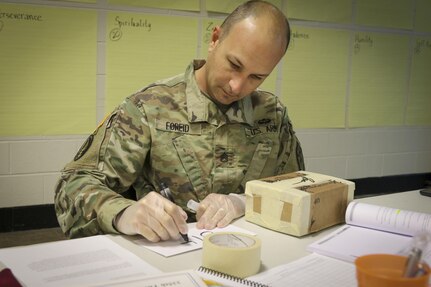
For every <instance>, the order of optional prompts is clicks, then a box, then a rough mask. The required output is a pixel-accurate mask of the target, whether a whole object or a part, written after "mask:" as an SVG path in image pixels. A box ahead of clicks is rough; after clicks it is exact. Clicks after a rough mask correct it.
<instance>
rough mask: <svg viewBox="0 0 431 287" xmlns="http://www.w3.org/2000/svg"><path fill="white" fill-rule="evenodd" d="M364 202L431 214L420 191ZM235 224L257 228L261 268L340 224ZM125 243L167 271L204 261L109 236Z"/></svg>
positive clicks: (302, 252)
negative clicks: (294, 230) (277, 227)
mask: <svg viewBox="0 0 431 287" xmlns="http://www.w3.org/2000/svg"><path fill="white" fill-rule="evenodd" d="M357 201H360V202H366V203H370V204H377V205H381V206H387V207H393V208H400V209H405V210H412V211H418V212H426V213H431V197H426V196H423V195H420V194H419V191H417V190H415V191H408V192H401V193H393V194H387V195H381V196H373V197H367V198H362V199H357ZM234 225H236V226H239V227H241V228H244V229H247V230H250V231H253V232H255V233H256V234H257V236H258V237H259V238H260V239H261V241H262V250H261V262H262V266H261V270H260V271H263V270H266V269H268V268H272V267H275V266H278V265H281V264H284V263H288V262H291V261H294V260H296V259H299V258H301V257H303V256H306V255H308V254H309V252H307V251H306V247H307V246H308V245H309V244H310V243H312V242H313V241H315V240H317V239H319V238H321V237H323V236H325V235H327V234H329V233H330V232H331V231H333V230H334V229H335V228H338V227H339V225H337V226H334V227H332V228H328V229H325V230H323V231H320V232H316V233H314V234H310V235H307V236H304V237H295V236H291V235H287V234H284V233H279V232H276V231H272V230H269V229H266V228H263V227H261V226H258V225H256V224H254V223H250V222H247V221H246V220H244V218H240V219H238V220H237V221H235V222H234ZM108 236H109V238H111V239H112V240H114V241H115V242H117V243H119V244H120V245H121V246H123V247H125V248H127V249H128V250H130V251H132V252H133V253H135V254H136V255H138V256H139V257H141V258H142V259H144V260H145V261H147V262H149V263H150V264H152V265H153V266H155V267H157V268H159V269H160V270H162V271H164V272H171V271H180V270H185V269H197V268H198V267H199V266H200V265H201V263H202V250H196V251H192V252H188V253H184V254H180V255H176V256H172V257H164V256H162V255H159V254H157V253H154V252H152V251H150V250H147V249H145V248H143V247H142V246H139V245H137V244H135V243H133V239H134V237H126V236H118V235H108Z"/></svg>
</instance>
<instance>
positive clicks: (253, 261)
mask: <svg viewBox="0 0 431 287" xmlns="http://www.w3.org/2000/svg"><path fill="white" fill-rule="evenodd" d="M261 246H262V243H261V241H260V239H259V238H257V237H256V236H251V235H248V234H244V233H240V232H217V233H213V234H209V235H206V236H205V237H204V243H203V251H202V254H203V255H202V257H203V258H202V259H203V260H202V261H203V262H202V266H204V267H206V268H209V269H212V270H215V271H218V272H222V273H226V274H229V275H232V276H236V277H240V278H245V277H248V276H251V275H254V274H256V273H257V272H259V269H260V250H261Z"/></svg>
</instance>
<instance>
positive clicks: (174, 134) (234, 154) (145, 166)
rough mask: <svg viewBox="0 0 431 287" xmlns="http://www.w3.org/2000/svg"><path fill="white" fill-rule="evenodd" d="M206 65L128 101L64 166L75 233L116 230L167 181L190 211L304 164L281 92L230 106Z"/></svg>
mask: <svg viewBox="0 0 431 287" xmlns="http://www.w3.org/2000/svg"><path fill="white" fill-rule="evenodd" d="M203 63H204V62H203V61H194V62H193V63H192V64H191V65H190V66H189V67H188V68H187V70H186V72H185V73H184V74H181V75H179V76H176V77H173V78H170V79H167V80H163V81H159V82H156V83H155V84H152V85H150V86H148V87H146V88H144V89H143V90H141V91H139V92H137V93H136V94H134V95H132V96H130V97H128V98H126V100H125V101H124V102H123V103H122V104H121V105H120V106H119V107H118V108H117V109H116V110H115V111H114V112H113V113H112V114H110V115H109V116H108V117H107V119H106V120H105V121H104V122H103V123H102V124H101V125H100V126H99V127H98V128H97V129H96V130H95V131H94V132H93V133H92V134H91V135H90V136H89V137H88V139H87V140H86V142H85V143H84V144H83V146H82V147H81V149H80V150H79V151H78V154H77V155H76V156H75V158H74V160H73V161H72V162H70V163H69V164H67V165H66V167H65V168H64V169H63V171H62V175H61V178H60V180H59V182H58V184H57V187H56V194H55V209H56V213H57V217H58V220H59V223H60V226H61V227H62V229H63V231H64V232H65V233H66V234H67V235H68V236H70V237H80V236H88V235H94V234H101V233H118V231H116V229H115V228H114V227H113V224H112V222H113V219H114V218H115V216H116V215H117V214H118V213H119V212H120V211H121V210H123V209H124V208H126V207H128V206H129V205H131V204H132V203H133V202H134V201H133V199H129V198H134V199H139V198H142V197H143V196H145V195H146V194H147V193H148V192H150V191H154V190H155V191H159V190H160V184H161V183H164V184H166V185H167V186H169V188H170V190H171V192H172V193H173V194H174V197H175V202H176V203H177V204H178V205H180V206H181V207H183V209H185V210H186V211H187V207H186V203H187V201H188V200H189V199H194V200H196V201H200V200H202V199H204V198H205V197H206V196H207V195H208V194H209V193H212V192H217V193H223V194H229V193H243V192H244V188H245V183H246V182H247V181H248V180H251V179H257V178H262V177H268V176H272V175H277V174H282V173H287V172H291V171H296V170H302V169H304V161H303V155H302V150H301V147H300V144H299V141H298V139H297V137H296V136H295V133H294V131H293V129H292V125H291V122H290V120H289V118H288V115H287V111H286V108H285V107H284V106H283V105H282V104H281V103H280V102H279V100H278V99H277V97H275V96H274V95H272V94H270V93H267V92H262V91H256V92H253V93H252V94H251V95H250V96H247V97H245V98H244V99H242V100H240V101H238V102H236V103H234V104H233V105H232V106H231V107H230V108H229V110H227V111H226V112H225V113H223V112H222V111H220V110H219V109H218V107H217V106H216V104H214V103H213V102H212V101H211V100H210V99H208V98H207V97H206V96H205V95H203V94H202V93H201V92H200V90H199V88H198V86H197V83H196V80H195V77H194V70H195V69H198V68H199V67H201V66H202V65H203ZM131 191H132V193H133V196H132V197H130V192H131Z"/></svg>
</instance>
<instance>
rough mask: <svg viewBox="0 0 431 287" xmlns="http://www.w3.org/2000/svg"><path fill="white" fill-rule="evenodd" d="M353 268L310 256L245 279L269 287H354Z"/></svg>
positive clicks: (340, 262)
mask: <svg viewBox="0 0 431 287" xmlns="http://www.w3.org/2000/svg"><path fill="white" fill-rule="evenodd" d="M355 272H356V271H355V266H354V265H353V264H351V263H347V262H343V261H340V260H336V259H332V258H329V257H325V256H320V255H318V254H315V253H313V254H311V255H308V256H305V257H302V258H300V259H298V260H296V261H293V262H290V263H287V264H283V265H280V266H277V267H274V268H271V269H269V270H267V271H264V272H262V273H259V274H257V275H254V276H251V277H248V278H247V279H249V280H252V281H255V282H259V283H263V284H267V285H269V286H271V287H286V286H289V287H305V286H307V287H314V286H316V287H321V286H325V287H340V286H343V287H347V286H356V285H357V282H356V273H355Z"/></svg>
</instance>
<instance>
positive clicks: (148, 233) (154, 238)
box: [136, 225, 160, 242]
mask: <svg viewBox="0 0 431 287" xmlns="http://www.w3.org/2000/svg"><path fill="white" fill-rule="evenodd" d="M136 233H138V234H140V235H142V236H143V237H145V238H146V239H147V240H148V241H151V242H159V241H160V237H159V236H158V235H157V234H156V233H154V231H153V230H152V229H151V228H148V227H147V226H145V225H139V226H137V228H136Z"/></svg>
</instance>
